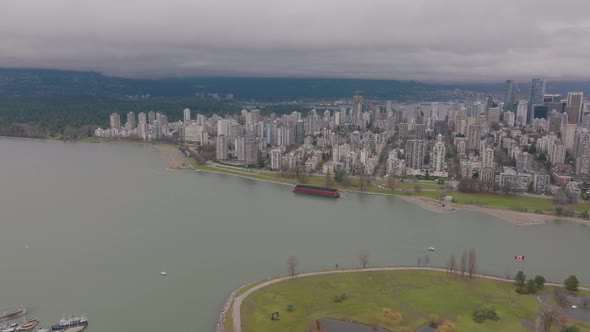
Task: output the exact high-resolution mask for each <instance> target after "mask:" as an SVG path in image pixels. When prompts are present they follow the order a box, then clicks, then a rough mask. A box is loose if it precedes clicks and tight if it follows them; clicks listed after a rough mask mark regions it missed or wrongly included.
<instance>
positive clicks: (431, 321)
mask: <svg viewBox="0 0 590 332" xmlns="http://www.w3.org/2000/svg"><path fill="white" fill-rule="evenodd" d="M439 322H440V321H439V319H438V316H437V315H436V314H430V315H428V325H430V327H436V326H437V325H438V323H439Z"/></svg>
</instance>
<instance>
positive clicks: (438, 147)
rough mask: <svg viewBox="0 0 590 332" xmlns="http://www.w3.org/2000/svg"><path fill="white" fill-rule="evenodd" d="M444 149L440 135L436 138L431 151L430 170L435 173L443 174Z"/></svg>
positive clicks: (444, 164)
mask: <svg viewBox="0 0 590 332" xmlns="http://www.w3.org/2000/svg"><path fill="white" fill-rule="evenodd" d="M446 153H447V151H446V148H445V142H444V141H443V137H442V135H440V134H439V135H438V136H437V137H436V143H434V147H433V149H432V158H431V164H432V169H433V170H434V171H435V172H437V173H440V172H444V170H445V166H446V163H445V156H446Z"/></svg>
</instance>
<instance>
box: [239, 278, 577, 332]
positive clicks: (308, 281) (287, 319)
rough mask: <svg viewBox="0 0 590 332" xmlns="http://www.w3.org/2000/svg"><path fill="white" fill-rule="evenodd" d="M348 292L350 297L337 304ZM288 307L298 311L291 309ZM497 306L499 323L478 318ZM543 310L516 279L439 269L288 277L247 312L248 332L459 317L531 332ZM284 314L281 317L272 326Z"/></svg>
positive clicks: (247, 303)
mask: <svg viewBox="0 0 590 332" xmlns="http://www.w3.org/2000/svg"><path fill="white" fill-rule="evenodd" d="M549 289H550V288H548V290H547V291H550V290H549ZM341 294H346V296H345V299H344V300H342V301H340V302H337V301H336V300H335V297H337V296H338V295H341ZM289 305H292V307H293V308H294V310H293V311H288V310H287V307H288V306H289ZM491 306H493V307H494V308H495V309H496V312H497V314H498V316H499V317H500V320H498V321H491V320H486V321H485V322H484V323H481V324H480V323H476V322H475V321H474V320H473V318H472V314H473V311H474V310H475V309H478V308H481V307H491ZM540 306H541V304H540V303H539V302H538V301H537V300H536V298H535V296H534V295H519V294H517V293H516V292H515V287H514V285H513V284H512V283H510V282H502V281H495V280H489V279H482V278H474V279H469V278H468V277H465V278H463V279H461V277H457V278H452V277H448V276H447V275H446V274H445V273H444V272H437V271H378V272H357V273H344V274H327V275H318V276H312V277H302V278H293V279H289V280H287V281H285V282H280V283H276V284H273V285H270V286H267V287H265V288H262V289H260V290H258V291H256V292H254V293H252V294H251V295H250V296H248V297H247V298H246V299H245V300H244V302H243V303H242V309H241V312H242V330H243V331H244V332H250V331H252V332H253V331H256V332H265V331H269V332H270V331H285V332H287V331H305V329H306V328H307V327H308V326H309V324H310V322H313V321H314V320H316V319H322V318H333V319H342V320H348V321H355V322H360V323H364V324H368V325H378V326H380V327H383V328H386V329H388V330H390V331H402V330H404V329H406V330H411V331H413V330H414V329H416V328H419V327H422V326H424V325H427V324H428V323H429V315H430V314H436V315H437V316H438V317H439V319H440V320H452V321H453V322H455V324H456V328H457V329H456V330H457V331H530V329H529V328H527V325H529V326H530V324H531V323H532V322H533V321H534V319H535V316H536V314H537V313H538V311H539V308H540ZM384 308H388V309H391V311H393V312H395V313H399V314H401V317H402V319H401V321H399V320H396V319H392V318H391V317H390V318H388V317H386V315H385V314H384V312H385V310H384ZM277 311H278V312H279V313H280V320H278V321H271V320H270V315H271V313H273V312H277ZM572 323H574V322H572ZM575 323H576V325H578V326H579V327H582V328H585V327H587V325H585V324H583V323H579V322H575Z"/></svg>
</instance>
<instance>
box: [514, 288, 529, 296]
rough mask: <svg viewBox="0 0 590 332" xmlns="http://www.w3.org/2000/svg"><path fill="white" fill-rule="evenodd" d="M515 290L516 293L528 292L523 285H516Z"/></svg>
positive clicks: (523, 293) (524, 293)
mask: <svg viewBox="0 0 590 332" xmlns="http://www.w3.org/2000/svg"><path fill="white" fill-rule="evenodd" d="M515 291H516V292H517V293H518V294H521V295H526V294H528V292H527V291H526V289H525V288H524V287H518V288H517V289H515Z"/></svg>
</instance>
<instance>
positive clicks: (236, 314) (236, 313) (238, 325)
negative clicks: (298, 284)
mask: <svg viewBox="0 0 590 332" xmlns="http://www.w3.org/2000/svg"><path fill="white" fill-rule="evenodd" d="M407 270H427V271H439V272H447V270H445V269H440V268H434V267H432V268H431V267H375V268H366V269H354V270H331V271H319V272H308V273H302V274H298V275H296V276H295V277H291V276H285V277H280V278H276V279H272V280H268V281H265V282H263V283H261V284H258V285H256V286H254V287H252V288H250V289H248V290H247V291H245V292H244V293H243V294H241V295H240V296H238V297H236V298H235V300H234V302H233V308H232V319H233V327H234V329H233V332H242V318H241V307H242V301H244V299H245V298H246V297H248V295H250V294H252V293H254V292H255V291H257V290H259V289H261V288H264V287H266V286H270V285H272V284H276V283H278V282H282V281H285V280H289V279H292V278H303V277H311V276H317V275H322V274H336V273H355V272H370V271H407ZM474 276H476V277H478V278H485V279H491V280H497V281H503V282H514V280H512V279H504V278H499V277H494V276H488V275H483V274H474ZM546 285H550V286H562V285H559V284H553V283H546Z"/></svg>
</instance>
